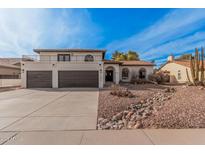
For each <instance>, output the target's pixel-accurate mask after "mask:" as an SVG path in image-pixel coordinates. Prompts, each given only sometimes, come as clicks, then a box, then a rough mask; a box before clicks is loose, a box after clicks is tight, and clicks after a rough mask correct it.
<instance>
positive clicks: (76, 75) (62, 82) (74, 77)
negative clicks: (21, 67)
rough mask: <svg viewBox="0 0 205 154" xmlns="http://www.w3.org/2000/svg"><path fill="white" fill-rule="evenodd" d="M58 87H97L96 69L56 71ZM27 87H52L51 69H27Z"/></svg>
mask: <svg viewBox="0 0 205 154" xmlns="http://www.w3.org/2000/svg"><path fill="white" fill-rule="evenodd" d="M57 82H58V87H59V88H67V87H68V88H69V87H98V71H58V81H57ZM27 88H52V71H27Z"/></svg>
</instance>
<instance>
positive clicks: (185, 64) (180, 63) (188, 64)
mask: <svg viewBox="0 0 205 154" xmlns="http://www.w3.org/2000/svg"><path fill="white" fill-rule="evenodd" d="M173 63H176V64H179V65H182V66H186V67H190V60H183V61H182V60H180V61H178V60H175V61H173ZM200 65H201V64H200ZM204 67H205V61H204Z"/></svg>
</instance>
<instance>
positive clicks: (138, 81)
mask: <svg viewBox="0 0 205 154" xmlns="http://www.w3.org/2000/svg"><path fill="white" fill-rule="evenodd" d="M130 82H131V83H132V84H145V83H147V80H146V79H139V78H137V77H136V76H132V78H131V81H130Z"/></svg>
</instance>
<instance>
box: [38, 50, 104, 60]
mask: <svg viewBox="0 0 205 154" xmlns="http://www.w3.org/2000/svg"><path fill="white" fill-rule="evenodd" d="M58 54H70V60H71V61H74V62H75V61H78V62H79V61H84V58H85V56H86V55H92V56H93V57H94V61H101V60H102V53H101V52H96V53H93V52H69V53H68V52H59V53H57V52H41V53H40V61H42V62H43V61H44V62H46V61H57V60H58Z"/></svg>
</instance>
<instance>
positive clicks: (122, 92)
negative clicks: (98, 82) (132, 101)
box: [110, 84, 134, 98]
mask: <svg viewBox="0 0 205 154" xmlns="http://www.w3.org/2000/svg"><path fill="white" fill-rule="evenodd" d="M110 94H111V95H114V96H118V97H129V98H132V97H134V94H133V93H132V92H131V91H129V90H128V89H127V88H124V87H120V86H119V85H116V84H113V85H112V86H111V92H110Z"/></svg>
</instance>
